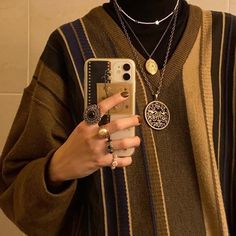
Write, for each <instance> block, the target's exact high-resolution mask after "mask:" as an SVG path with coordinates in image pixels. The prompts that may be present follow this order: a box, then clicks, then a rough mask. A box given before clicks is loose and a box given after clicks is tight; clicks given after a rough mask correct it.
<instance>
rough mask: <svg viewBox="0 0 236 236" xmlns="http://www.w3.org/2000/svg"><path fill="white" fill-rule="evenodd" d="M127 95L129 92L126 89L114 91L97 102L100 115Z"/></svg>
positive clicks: (122, 100) (123, 99)
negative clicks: (119, 91)
mask: <svg viewBox="0 0 236 236" xmlns="http://www.w3.org/2000/svg"><path fill="white" fill-rule="evenodd" d="M128 97H129V93H128V92H127V91H124V92H121V93H116V94H114V95H112V96H110V97H108V98H106V99H104V100H102V101H101V102H99V103H98V106H99V108H100V111H101V116H103V115H105V114H106V113H107V112H108V111H109V110H110V109H112V108H113V107H114V106H116V105H118V104H120V103H122V102H124V101H125V100H126V99H127V98H128Z"/></svg>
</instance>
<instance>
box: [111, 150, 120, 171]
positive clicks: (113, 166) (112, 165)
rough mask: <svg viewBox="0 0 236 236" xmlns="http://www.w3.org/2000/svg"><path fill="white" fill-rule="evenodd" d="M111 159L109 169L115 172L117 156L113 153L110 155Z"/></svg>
mask: <svg viewBox="0 0 236 236" xmlns="http://www.w3.org/2000/svg"><path fill="white" fill-rule="evenodd" d="M112 156H113V158H112V163H111V169H112V170H115V168H116V167H117V166H118V162H117V158H118V156H117V154H115V153H113V154H112Z"/></svg>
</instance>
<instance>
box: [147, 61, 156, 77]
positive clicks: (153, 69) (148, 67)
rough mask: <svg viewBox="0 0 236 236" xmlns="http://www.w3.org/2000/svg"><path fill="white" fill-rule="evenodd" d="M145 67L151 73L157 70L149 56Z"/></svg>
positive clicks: (153, 73)
mask: <svg viewBox="0 0 236 236" xmlns="http://www.w3.org/2000/svg"><path fill="white" fill-rule="evenodd" d="M145 68H146V71H147V72H148V73H149V74H151V75H155V74H156V73H157V71H158V65H157V63H156V62H155V61H154V60H153V59H152V58H149V59H148V60H147V61H146V63H145Z"/></svg>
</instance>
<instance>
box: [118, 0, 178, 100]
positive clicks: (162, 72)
mask: <svg viewBox="0 0 236 236" xmlns="http://www.w3.org/2000/svg"><path fill="white" fill-rule="evenodd" d="M114 7H115V10H116V13H117V16H118V18H119V20H120V23H121V25H122V28H123V30H124V33H125V36H126V38H127V40H128V42H129V45H130V47H131V49H132V52H133V55H134V57H135V59H136V61H137V63H138V67H139V68H140V71H141V73H142V76H143V78H144V80H145V81H146V83H147V85H148V88H149V90H150V91H151V94H152V95H153V97H154V99H155V100H157V99H158V96H159V94H160V92H161V87H162V84H163V79H164V75H165V71H166V66H167V62H168V58H169V55H170V49H171V45H172V42H173V38H174V33H175V28H176V23H177V16H178V10H179V8H178V5H177V8H176V10H175V12H174V23H173V27H172V29H171V34H170V39H169V43H168V47H167V51H166V56H165V60H164V64H163V68H162V70H161V76H160V82H159V85H158V87H157V91H156V92H155V91H154V89H153V87H152V84H151V83H150V82H149V80H148V79H147V75H146V73H145V71H144V69H143V66H142V65H141V62H140V60H139V56H138V54H137V52H136V50H135V48H134V46H133V44H132V42H131V39H130V37H129V34H128V31H127V29H126V27H125V24H124V21H123V19H122V17H121V15H120V12H119V8H118V6H117V5H116V4H115V1H114Z"/></svg>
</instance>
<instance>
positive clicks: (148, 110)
mask: <svg viewBox="0 0 236 236" xmlns="http://www.w3.org/2000/svg"><path fill="white" fill-rule="evenodd" d="M113 3H114V8H115V11H116V13H117V16H118V18H119V21H120V23H121V26H122V29H123V31H124V33H125V36H126V38H127V40H128V43H129V45H130V47H131V49H132V53H133V55H134V58H135V60H136V61H137V63H138V67H139V69H140V72H141V74H142V77H143V78H144V80H145V82H146V84H147V86H148V88H149V90H150V92H151V94H152V96H153V101H151V102H149V103H148V104H147V105H146V107H145V110H144V117H145V120H146V122H147V124H148V125H149V126H150V127H151V128H152V129H155V130H163V129H165V128H166V127H167V126H168V124H169V122H170V111H169V109H168V107H167V106H166V104H164V103H163V102H161V101H159V95H160V92H161V88H162V84H163V79H164V75H165V71H166V66H167V62H168V59H169V55H170V49H171V46H172V42H173V37H174V33H175V29H176V23H177V16H178V10H179V0H178V2H177V6H176V8H175V10H174V12H173V13H172V14H171V15H173V17H172V19H171V20H170V23H169V25H168V26H167V30H165V32H164V34H166V33H167V31H168V28H169V27H170V25H171V23H173V25H172V29H171V33H170V38H169V42H168V46H167V51H166V55H165V60H164V64H163V68H162V70H161V74H160V81H159V84H158V86H157V88H153V86H152V84H151V83H150V81H149V80H148V78H147V74H146V72H145V70H144V67H143V66H142V65H141V64H142V63H141V62H140V60H139V56H138V54H137V52H136V50H135V48H134V46H133V44H132V42H131V39H130V36H129V34H128V31H127V28H126V25H127V27H129V28H131V27H130V26H129V24H128V23H127V21H125V20H124V17H123V16H122V15H121V13H122V12H121V11H120V9H119V5H118V4H117V2H116V0H113ZM125 24H126V25H125ZM131 32H132V34H134V35H135V33H134V31H133V30H131ZM136 37H137V36H136ZM136 37H135V38H136ZM163 38H164V36H162V37H161V40H162V39H163ZM136 39H137V38H136ZM138 42H140V41H139V40H138ZM158 44H160V43H159V42H158ZM158 44H157V45H158ZM146 64H147V62H146ZM146 64H145V68H146ZM146 70H147V68H146ZM147 71H148V70H147ZM148 72H149V71H148Z"/></svg>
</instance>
